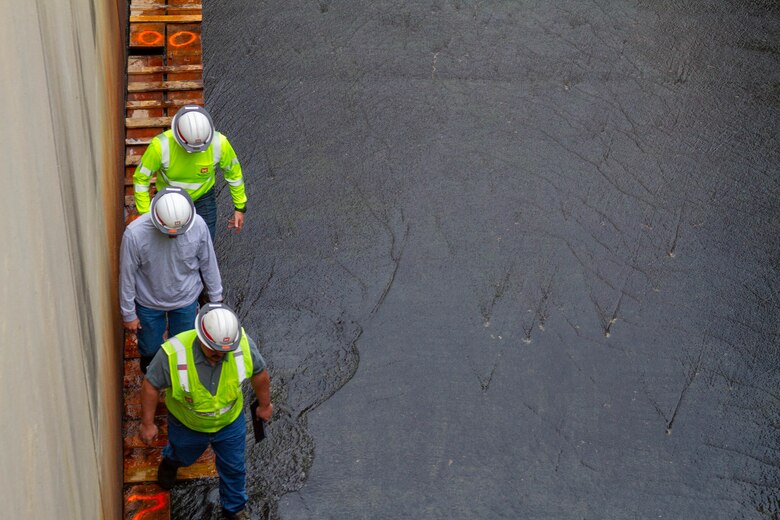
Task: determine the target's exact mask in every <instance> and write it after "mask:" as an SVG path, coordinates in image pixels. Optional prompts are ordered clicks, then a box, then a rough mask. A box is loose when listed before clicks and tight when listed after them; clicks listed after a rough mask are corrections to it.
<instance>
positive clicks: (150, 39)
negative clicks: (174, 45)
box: [136, 31, 165, 47]
mask: <svg viewBox="0 0 780 520" xmlns="http://www.w3.org/2000/svg"><path fill="white" fill-rule="evenodd" d="M136 39H137V40H138V42H139V43H142V44H144V45H148V46H150V47H157V46H160V45H162V43H163V41H165V38H163V35H162V34H160V33H159V32H157V31H141V32H139V33H138V34H137V35H136Z"/></svg>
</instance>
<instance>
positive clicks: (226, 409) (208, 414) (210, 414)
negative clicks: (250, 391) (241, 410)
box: [193, 399, 238, 417]
mask: <svg viewBox="0 0 780 520" xmlns="http://www.w3.org/2000/svg"><path fill="white" fill-rule="evenodd" d="M236 401H238V399H236ZM236 401H233V402H232V403H230V404H229V405H227V406H226V407H224V408H220V410H219V411H218V412H196V411H195V410H193V413H194V414H195V415H200V416H201V417H214V416H215V415H217V414H219V415H224V414H226V413H228V412H229V411H230V410H231V409H232V408H233V407H234V406H235V405H236Z"/></svg>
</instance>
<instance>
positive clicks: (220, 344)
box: [195, 303, 241, 352]
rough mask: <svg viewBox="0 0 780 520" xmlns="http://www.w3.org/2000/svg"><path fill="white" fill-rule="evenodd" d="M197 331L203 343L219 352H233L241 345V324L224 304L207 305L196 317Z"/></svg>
mask: <svg viewBox="0 0 780 520" xmlns="http://www.w3.org/2000/svg"><path fill="white" fill-rule="evenodd" d="M195 331H196V332H197V333H198V338H199V339H200V341H201V343H203V344H204V345H206V346H207V347H208V348H210V349H211V350H216V351H217V352H232V351H234V350H236V349H237V348H238V345H239V344H240V343H241V324H240V323H239V322H238V317H237V316H236V313H235V312H233V311H232V310H231V309H230V307H228V306H227V305H225V304H224V303H207V304H206V305H204V306H203V307H201V308H200V312H198V315H197V316H196V317H195Z"/></svg>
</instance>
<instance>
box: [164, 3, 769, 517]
mask: <svg viewBox="0 0 780 520" xmlns="http://www.w3.org/2000/svg"><path fill="white" fill-rule="evenodd" d="M551 4H552V3H551V2H538V1H514V2H507V1H495V2H467V1H445V0H431V1H426V2H384V1H377V2H330V1H320V2H303V1H296V2H280V1H267V2H262V3H260V4H258V3H257V2H250V1H248V0H242V1H234V2H230V3H220V4H214V3H209V4H206V5H205V6H204V8H205V9H204V61H205V63H206V70H205V74H204V76H205V83H206V100H207V106H208V107H209V108H210V109H211V110H212V113H213V115H214V117H215V120H216V121H217V123H218V126H219V127H220V129H221V130H222V131H224V132H225V134H226V135H227V136H228V137H229V138H230V139H231V141H232V142H233V144H234V146H235V147H236V149H237V151H238V153H239V156H240V157H241V159H242V163H243V165H244V170H245V172H246V174H247V177H248V179H249V180H248V193H249V197H250V205H249V213H248V217H247V227H246V230H245V232H244V233H242V234H241V235H237V236H229V235H228V234H227V233H222V234H221V235H219V236H218V239H217V242H218V243H217V249H218V254H219V257H220V262H221V267H222V272H223V278H224V282H225V285H226V287H227V290H228V293H227V295H228V296H227V299H228V301H229V302H230V303H231V304H233V305H235V306H236V307H237V308H238V310H239V312H240V314H241V316H242V318H243V319H244V321H245V325H246V327H247V329H248V330H249V331H250V333H253V334H254V335H255V336H256V337H257V338H258V339H259V340H260V341H261V344H262V351H263V353H264V355H265V356H266V359H267V360H268V361H269V362H270V370H271V374H272V377H273V381H274V401H275V403H276V406H277V411H276V414H275V418H274V421H273V423H272V424H271V428H270V435H271V439H270V442H266V443H264V444H263V445H261V446H260V447H259V448H257V447H252V448H251V449H250V459H251V463H250V466H251V467H250V477H249V480H250V488H251V489H250V493H251V496H252V505H251V509H252V512H253V515H254V516H255V517H256V518H261V517H262V518H267V517H271V518H282V519H305V518H409V517H417V518H457V519H466V518H651V517H652V518H656V517H660V518H765V517H777V516H778V515H780V505H779V504H778V486H780V478H779V477H780V475H779V473H778V462H780V457H779V456H778V454H779V453H780V444H779V443H778V436H777V424H778V419H779V417H778V399H780V397H778V390H777V384H778V375H777V367H778V362H779V361H780V359H779V358H778V353H777V347H778V325H779V323H778V319H777V311H778V308H779V307H780V293H779V292H778V290H780V279H779V278H778V273H777V267H778V241H777V232H778V217H779V216H778V211H777V209H776V208H777V204H778V187H779V185H778V182H779V173H780V172H779V171H778V166H777V165H778V162H779V161H778V160H779V159H780V152H778V146H777V144H778V143H777V131H778V125H777V121H778V116H780V88H778V85H780V67H779V66H778V57H779V56H780V54H778V53H779V52H780V38H778V36H780V10H778V4H777V3H776V2H769V1H749V2H736V1H715V2H706V3H704V2H692V1H682V2H680V1H676V2H668V1H659V2H636V1H632V2H629V1H613V2H596V1H580V0H578V1H567V2H556V3H555V5H554V6H553V5H551ZM228 198H229V195H228V192H227V190H226V189H223V190H222V192H221V193H220V202H221V204H222V208H223V212H225V211H226V210H227V206H228V204H229V202H228ZM193 491H197V492H196V493H195V492H193ZM215 499H216V491H215V483H214V482H207V483H201V484H198V485H197V486H194V487H193V486H192V485H190V486H189V487H188V486H184V487H181V488H179V489H177V491H176V492H174V494H173V496H172V500H173V506H174V516H175V517H176V515H179V516H178V518H189V517H190V515H193V514H194V515H196V516H199V517H202V518H213V517H215V516H216V509H215V507H214V505H213V504H214V502H215Z"/></svg>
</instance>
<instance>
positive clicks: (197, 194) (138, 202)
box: [133, 105, 247, 242]
mask: <svg viewBox="0 0 780 520" xmlns="http://www.w3.org/2000/svg"><path fill="white" fill-rule="evenodd" d="M217 167H219V168H221V169H222V172H223V173H224V175H225V181H227V183H228V185H229V186H230V195H231V196H232V197H233V207H234V208H233V209H234V213H233V217H232V218H231V219H230V221H229V224H228V228H230V229H236V231H241V228H243V227H244V213H245V212H246V203H247V198H246V191H245V189H244V177H243V174H242V172H241V164H240V163H239V162H238V158H237V157H236V152H235V151H234V150H233V147H232V146H231V145H230V142H229V141H228V140H227V137H225V136H224V135H222V134H221V133H219V132H217V131H216V130H214V123H213V121H212V120H211V116H210V115H209V113H208V112H206V110H205V109H204V108H202V107H199V106H197V105H186V106H183V107H181V108H180V109H179V111H178V112H176V115H175V116H174V117H173V121H172V122H171V129H170V130H167V131H165V132H163V133H161V134H160V135H158V136H156V137H154V138H153V139H152V141H151V142H150V143H149V146H148V147H147V148H146V151H145V152H144V154H143V156H142V157H141V162H140V163H139V164H138V167H137V168H136V170H135V173H134V174H133V191H134V197H135V207H136V209H137V210H138V213H141V214H143V213H146V212H148V211H149V184H150V182H151V177H152V175H153V174H155V173H156V174H157V182H156V186H157V189H158V190H159V189H162V188H166V187H168V186H176V187H179V188H184V189H185V190H187V192H188V193H189V194H190V197H191V198H192V200H193V201H194V202H195V210H196V211H197V212H198V215H200V216H201V217H203V220H205V221H206V224H207V225H208V228H209V233H210V234H211V240H212V242H213V241H214V237H215V235H216V230H217V200H216V197H215V195H214V180H215V175H216V169H217Z"/></svg>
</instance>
